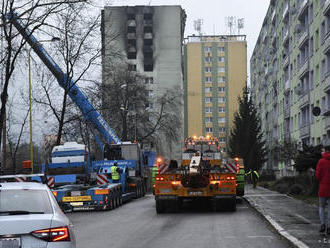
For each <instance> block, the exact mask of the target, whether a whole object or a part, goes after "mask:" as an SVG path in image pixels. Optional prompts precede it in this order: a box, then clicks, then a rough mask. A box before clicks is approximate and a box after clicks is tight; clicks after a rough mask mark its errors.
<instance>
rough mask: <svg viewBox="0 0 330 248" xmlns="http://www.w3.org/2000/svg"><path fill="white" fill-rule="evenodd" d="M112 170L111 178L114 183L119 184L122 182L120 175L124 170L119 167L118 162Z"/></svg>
mask: <svg viewBox="0 0 330 248" xmlns="http://www.w3.org/2000/svg"><path fill="white" fill-rule="evenodd" d="M110 170H111V178H112V182H113V183H119V182H120V173H121V172H122V170H121V169H120V168H119V167H118V164H117V162H115V163H114V164H113V166H111V168H110Z"/></svg>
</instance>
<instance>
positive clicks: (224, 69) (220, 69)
mask: <svg viewBox="0 0 330 248" xmlns="http://www.w3.org/2000/svg"><path fill="white" fill-rule="evenodd" d="M218 72H226V68H225V67H223V66H220V67H218Z"/></svg>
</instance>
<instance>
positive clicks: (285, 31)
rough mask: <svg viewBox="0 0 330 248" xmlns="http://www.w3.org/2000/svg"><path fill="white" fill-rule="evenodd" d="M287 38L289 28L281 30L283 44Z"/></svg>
mask: <svg viewBox="0 0 330 248" xmlns="http://www.w3.org/2000/svg"><path fill="white" fill-rule="evenodd" d="M288 40H289V28H286V29H285V30H283V44H284V43H285V42H286V41H288Z"/></svg>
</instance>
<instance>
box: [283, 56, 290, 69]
mask: <svg viewBox="0 0 330 248" xmlns="http://www.w3.org/2000/svg"><path fill="white" fill-rule="evenodd" d="M288 64H289V56H288V55H286V56H285V57H284V59H283V67H286V66H287V65H288Z"/></svg>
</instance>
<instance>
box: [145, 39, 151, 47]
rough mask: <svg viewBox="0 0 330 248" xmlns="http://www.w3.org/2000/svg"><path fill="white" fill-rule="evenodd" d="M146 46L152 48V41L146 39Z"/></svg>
mask: <svg viewBox="0 0 330 248" xmlns="http://www.w3.org/2000/svg"><path fill="white" fill-rule="evenodd" d="M144 45H145V46H152V39H144Z"/></svg>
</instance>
